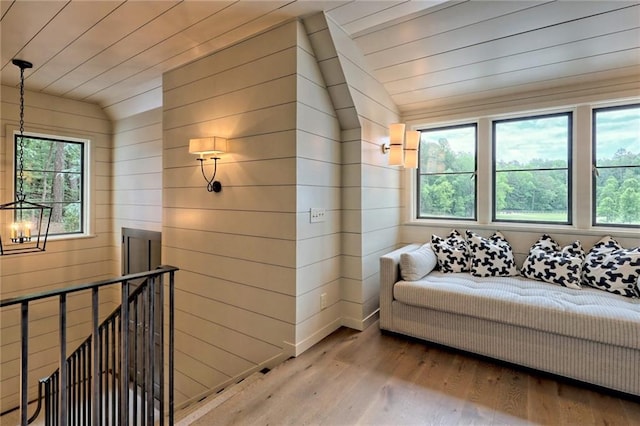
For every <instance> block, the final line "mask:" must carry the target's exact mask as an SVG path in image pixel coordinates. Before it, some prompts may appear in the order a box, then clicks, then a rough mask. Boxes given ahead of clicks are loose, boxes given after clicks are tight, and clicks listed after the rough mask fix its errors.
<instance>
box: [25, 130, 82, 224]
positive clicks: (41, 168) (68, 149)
mask: <svg viewBox="0 0 640 426" xmlns="http://www.w3.org/2000/svg"><path fill="white" fill-rule="evenodd" d="M19 137H20V136H19V135H16V136H15V150H14V152H15V161H16V162H15V164H16V165H18V164H19V163H20V158H19V157H20V149H19ZM84 150H85V143H83V142H75V141H68V140H62V139H55V138H46V137H35V136H24V138H23V150H22V152H23V158H22V160H23V167H24V170H23V178H24V180H23V185H24V193H25V195H26V200H27V201H30V202H33V203H39V204H45V205H48V206H50V207H52V212H51V224H50V228H49V235H63V234H77V233H83V232H84V230H85V226H84V210H85V206H84V168H85V164H84V158H85V156H84ZM18 174H19V170H18V167H16V175H15V182H16V185H15V187H16V188H18V179H19V176H18Z"/></svg>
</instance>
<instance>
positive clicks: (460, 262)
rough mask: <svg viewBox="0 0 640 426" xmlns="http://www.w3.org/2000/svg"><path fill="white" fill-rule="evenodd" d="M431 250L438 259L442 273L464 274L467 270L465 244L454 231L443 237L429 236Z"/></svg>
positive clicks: (467, 260) (467, 259) (467, 261)
mask: <svg viewBox="0 0 640 426" xmlns="http://www.w3.org/2000/svg"><path fill="white" fill-rule="evenodd" d="M431 248H432V249H433V251H434V252H435V253H436V257H437V258H438V266H440V270H442V272H465V271H468V270H469V257H468V255H467V242H466V241H465V240H464V238H463V237H462V235H460V233H459V232H458V231H456V230H455V229H454V230H453V231H451V233H450V234H449V235H448V236H447V237H445V238H442V237H439V236H437V235H432V236H431Z"/></svg>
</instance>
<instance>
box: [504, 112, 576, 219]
mask: <svg viewBox="0 0 640 426" xmlns="http://www.w3.org/2000/svg"><path fill="white" fill-rule="evenodd" d="M571 130H572V114H571V113H570V112H567V113H561V114H551V115H540V116H535V117H525V118H516V119H507V120H495V121H493V158H494V161H493V194H494V197H493V220H494V221H503V222H505V221H508V222H529V223H560V224H570V223H571V161H570V159H571V140H572V136H571V133H572V131H571Z"/></svg>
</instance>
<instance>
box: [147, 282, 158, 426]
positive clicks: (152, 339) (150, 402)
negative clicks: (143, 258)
mask: <svg viewBox="0 0 640 426" xmlns="http://www.w3.org/2000/svg"><path fill="white" fill-rule="evenodd" d="M147 283H148V285H147V288H148V289H149V292H148V298H149V317H148V320H147V332H148V334H149V348H148V351H149V383H148V384H147V395H146V396H147V407H148V408H147V422H146V424H147V425H153V423H154V413H155V410H154V408H155V401H154V389H153V383H154V381H155V362H156V359H155V353H156V333H155V327H154V323H155V300H156V292H155V286H154V284H155V278H154V277H152V278H149V279H148V281H147Z"/></svg>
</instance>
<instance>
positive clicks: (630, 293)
mask: <svg viewBox="0 0 640 426" xmlns="http://www.w3.org/2000/svg"><path fill="white" fill-rule="evenodd" d="M582 283H583V284H585V285H588V286H591V287H595V288H598V289H600V290H605V291H609V292H611V293H615V294H620V295H622V296H627V297H640V247H634V248H630V249H625V248H622V247H621V246H620V244H618V242H617V241H616V240H615V239H613V238H612V237H610V236H607V237H604V238H602V239H601V240H600V241H598V242H597V243H596V244H595V245H594V246H593V247H592V248H591V250H589V253H588V254H587V256H586V259H585V260H584V263H583V265H582Z"/></svg>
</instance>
